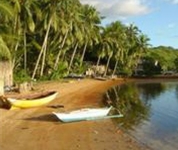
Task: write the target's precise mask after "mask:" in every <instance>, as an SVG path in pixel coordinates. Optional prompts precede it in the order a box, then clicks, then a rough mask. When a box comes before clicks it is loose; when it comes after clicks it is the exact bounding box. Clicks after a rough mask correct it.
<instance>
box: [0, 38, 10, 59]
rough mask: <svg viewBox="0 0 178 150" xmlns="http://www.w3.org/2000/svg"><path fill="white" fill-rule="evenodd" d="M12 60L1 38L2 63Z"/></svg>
mask: <svg viewBox="0 0 178 150" xmlns="http://www.w3.org/2000/svg"><path fill="white" fill-rule="evenodd" d="M10 59H11V54H10V51H9V49H8V47H7V45H6V43H5V42H4V41H3V39H2V37H1V36H0V61H6V60H10Z"/></svg>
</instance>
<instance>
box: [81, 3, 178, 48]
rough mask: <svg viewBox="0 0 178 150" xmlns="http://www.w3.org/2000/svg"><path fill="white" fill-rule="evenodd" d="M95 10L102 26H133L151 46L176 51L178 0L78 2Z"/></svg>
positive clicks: (177, 43)
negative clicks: (146, 37)
mask: <svg viewBox="0 0 178 150" xmlns="http://www.w3.org/2000/svg"><path fill="white" fill-rule="evenodd" d="M80 2H81V3H82V4H89V5H91V6H94V7H95V8H96V9H97V11H99V12H100V15H101V16H105V19H104V20H103V21H102V25H103V26H105V25H107V24H110V23H111V22H114V21H117V20H119V21H121V22H122V23H124V24H125V25H128V24H131V23H132V24H134V25H136V26H137V27H138V28H139V29H140V30H141V31H142V33H143V34H146V35H147V36H148V37H149V38H150V41H149V43H150V44H151V45H152V46H153V47H156V46H160V45H162V46H171V47H173V48H176V49H178V0H80Z"/></svg>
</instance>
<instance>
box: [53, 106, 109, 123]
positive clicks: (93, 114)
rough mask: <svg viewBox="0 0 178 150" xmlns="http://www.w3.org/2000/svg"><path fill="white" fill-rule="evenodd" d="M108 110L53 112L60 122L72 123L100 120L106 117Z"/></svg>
mask: <svg viewBox="0 0 178 150" xmlns="http://www.w3.org/2000/svg"><path fill="white" fill-rule="evenodd" d="M110 110H111V107H110V108H98V109H94V108H93V109H80V110H77V111H72V112H69V113H56V112H53V114H55V115H56V116H57V118H58V119H60V120H61V121H62V122H74V121H82V120H93V119H95V118H102V117H104V116H107V114H108V113H109V111H110Z"/></svg>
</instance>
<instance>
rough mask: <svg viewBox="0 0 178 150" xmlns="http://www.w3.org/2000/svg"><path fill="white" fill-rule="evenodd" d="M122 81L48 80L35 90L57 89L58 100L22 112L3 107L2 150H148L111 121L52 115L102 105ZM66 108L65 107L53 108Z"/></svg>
mask: <svg viewBox="0 0 178 150" xmlns="http://www.w3.org/2000/svg"><path fill="white" fill-rule="evenodd" d="M124 82H125V81H123V80H122V79H117V80H108V81H99V80H94V79H84V80H73V81H71V82H57V81H49V82H42V83H38V84H35V85H34V88H35V90H36V91H47V90H49V89H50V90H56V91H58V92H59V94H58V96H57V98H56V99H55V100H54V101H52V102H51V103H50V104H48V105H47V106H43V107H38V108H30V109H23V110H8V109H3V108H0V148H1V150H130V149H132V150H146V149H148V148H147V147H145V146H144V145H142V144H141V143H138V142H137V141H136V140H135V139H133V138H132V137H130V136H129V135H127V134H126V133H124V132H123V131H122V130H121V129H120V128H119V127H118V126H116V125H115V124H114V123H113V121H112V119H104V120H95V121H81V122H73V123H62V122H60V121H59V120H58V119H57V118H56V117H55V116H54V115H53V114H52V112H53V111H55V112H57V111H63V110H65V111H66V110H74V109H78V108H83V107H99V106H102V101H101V99H102V94H104V92H105V91H106V90H107V89H109V88H110V87H112V86H115V85H118V84H122V83H124ZM51 105H63V106H64V108H58V109H56V108H51V107H49V106H51Z"/></svg>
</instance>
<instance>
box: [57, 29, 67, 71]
mask: <svg viewBox="0 0 178 150" xmlns="http://www.w3.org/2000/svg"><path fill="white" fill-rule="evenodd" d="M68 33H69V29H68V30H67V32H66V34H65V36H64V39H63V41H62V45H61V48H60V49H59V52H58V54H57V57H56V61H55V64H54V69H56V68H57V65H58V63H59V57H60V55H61V50H62V48H63V47H64V44H65V41H66V39H67V35H68Z"/></svg>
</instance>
